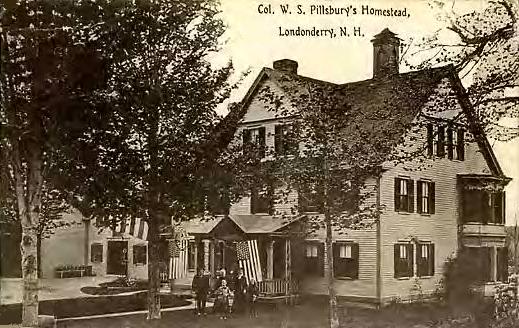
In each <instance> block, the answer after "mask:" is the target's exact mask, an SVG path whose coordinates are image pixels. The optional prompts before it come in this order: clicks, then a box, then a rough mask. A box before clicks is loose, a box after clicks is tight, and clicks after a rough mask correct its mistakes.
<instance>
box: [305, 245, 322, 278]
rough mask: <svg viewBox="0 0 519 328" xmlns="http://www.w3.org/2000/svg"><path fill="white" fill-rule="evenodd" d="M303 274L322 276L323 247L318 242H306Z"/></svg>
mask: <svg viewBox="0 0 519 328" xmlns="http://www.w3.org/2000/svg"><path fill="white" fill-rule="evenodd" d="M304 267H305V270H304V271H305V274H307V275H311V276H324V245H323V243H320V242H307V243H306V245H305V265H304Z"/></svg>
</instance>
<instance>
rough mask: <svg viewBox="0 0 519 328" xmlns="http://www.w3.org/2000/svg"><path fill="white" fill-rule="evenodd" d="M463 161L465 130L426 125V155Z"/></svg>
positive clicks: (431, 124)
mask: <svg viewBox="0 0 519 328" xmlns="http://www.w3.org/2000/svg"><path fill="white" fill-rule="evenodd" d="M435 154H436V156H438V157H445V155H447V158H449V159H457V160H460V161H463V160H465V130H464V129H462V128H457V127H454V126H449V127H447V128H446V127H445V126H444V125H437V126H435V125H434V124H433V123H428V124H427V155H428V156H429V157H432V156H434V155H435Z"/></svg>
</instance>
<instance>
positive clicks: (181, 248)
mask: <svg viewBox="0 0 519 328" xmlns="http://www.w3.org/2000/svg"><path fill="white" fill-rule="evenodd" d="M188 243H189V242H188V240H187V239H180V240H179V239H170V240H169V245H168V248H169V279H180V278H184V277H186V276H187V271H188V267H187V266H188V262H187V257H188Z"/></svg>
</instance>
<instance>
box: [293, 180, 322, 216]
mask: <svg viewBox="0 0 519 328" xmlns="http://www.w3.org/2000/svg"><path fill="white" fill-rule="evenodd" d="M298 204H299V210H300V211H301V212H302V213H307V212H317V213H321V212H322V210H323V189H322V186H320V185H318V184H316V183H308V184H305V185H302V186H300V188H299V193H298Z"/></svg>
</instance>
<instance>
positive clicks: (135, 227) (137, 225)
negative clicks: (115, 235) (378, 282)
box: [115, 218, 148, 240]
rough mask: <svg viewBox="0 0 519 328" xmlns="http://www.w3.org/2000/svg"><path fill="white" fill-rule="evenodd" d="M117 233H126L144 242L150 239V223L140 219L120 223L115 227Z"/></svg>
mask: <svg viewBox="0 0 519 328" xmlns="http://www.w3.org/2000/svg"><path fill="white" fill-rule="evenodd" d="M115 231H116V232H119V233H126V234H129V235H132V236H134V237H135V238H139V239H142V240H147V239H148V223H146V222H145V221H144V220H141V219H139V218H135V219H130V220H123V221H121V222H119V224H118V225H117V226H116V227H115Z"/></svg>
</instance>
